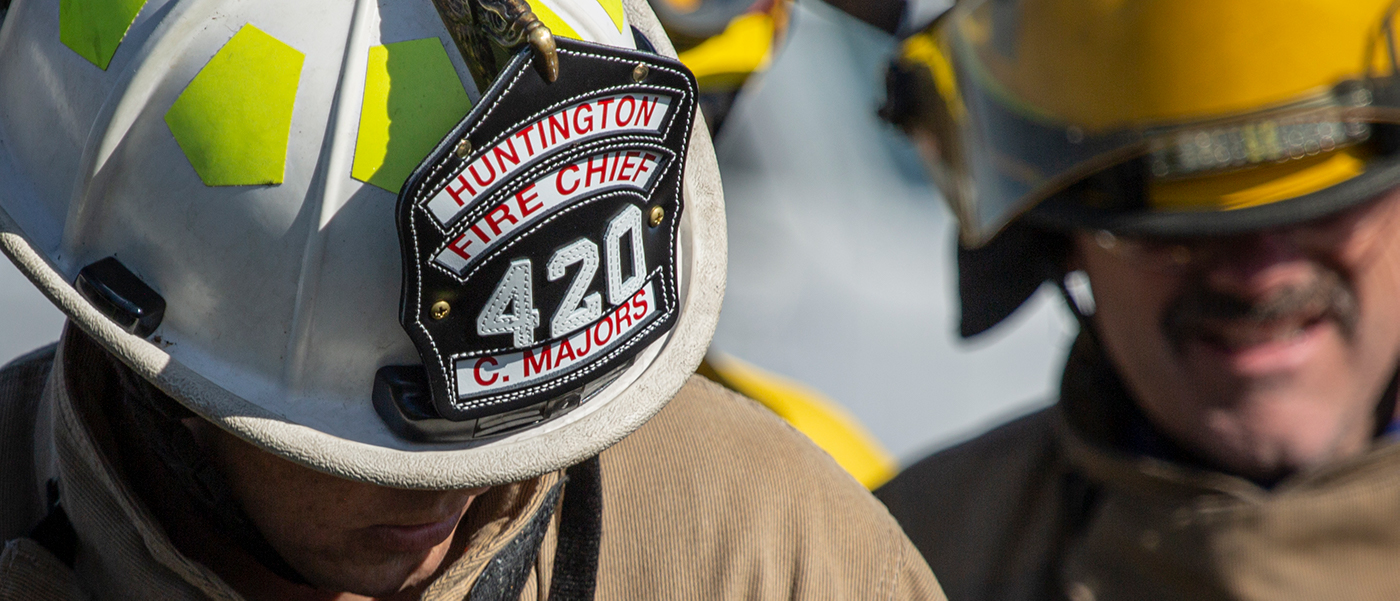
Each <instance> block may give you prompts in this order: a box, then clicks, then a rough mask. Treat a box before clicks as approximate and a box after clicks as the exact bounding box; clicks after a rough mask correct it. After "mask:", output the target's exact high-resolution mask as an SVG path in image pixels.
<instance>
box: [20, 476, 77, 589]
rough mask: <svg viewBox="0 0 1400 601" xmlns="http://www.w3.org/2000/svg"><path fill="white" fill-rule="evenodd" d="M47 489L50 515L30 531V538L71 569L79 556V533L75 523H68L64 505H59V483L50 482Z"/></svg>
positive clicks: (55, 481)
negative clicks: (75, 528) (74, 528)
mask: <svg viewBox="0 0 1400 601" xmlns="http://www.w3.org/2000/svg"><path fill="white" fill-rule="evenodd" d="M46 488H47V489H48V496H49V499H48V501H49V513H48V514H47V515H45V516H44V519H42V520H40V521H39V523H38V524H37V525H35V526H34V529H33V530H30V531H29V538H30V539H32V540H33V541H34V542H36V543H39V545H41V546H43V547H44V548H45V549H48V550H49V553H52V554H53V556H54V557H55V558H57V559H58V560H59V561H61V562H63V565H66V566H68V567H69V568H70V569H71V568H72V567H73V561H74V559H75V558H76V557H77V554H78V533H77V531H75V530H73V523H72V522H70V521H68V513H67V512H65V511H63V504H61V503H59V499H58V481H57V480H49V481H48V483H47V486H46Z"/></svg>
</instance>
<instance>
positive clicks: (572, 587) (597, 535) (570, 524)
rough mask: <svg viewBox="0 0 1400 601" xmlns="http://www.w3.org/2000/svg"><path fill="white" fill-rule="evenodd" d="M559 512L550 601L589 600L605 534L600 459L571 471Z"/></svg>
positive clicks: (596, 575)
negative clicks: (557, 538)
mask: <svg viewBox="0 0 1400 601" xmlns="http://www.w3.org/2000/svg"><path fill="white" fill-rule="evenodd" d="M568 477H569V482H568V486H567V488H565V489H564V506H563V507H562V508H561V509H560V513H559V549H558V551H556V552H555V554H554V557H555V562H554V582H553V583H552V584H551V585H550V587H549V599H550V601H589V600H591V599H593V593H594V590H595V589H597V586H598V550H599V547H600V543H601V541H602V533H603V474H602V469H601V465H600V463H599V461H598V458H597V457H593V458H591V459H589V460H587V461H584V462H583V463H580V464H578V465H575V466H574V467H571V468H569V471H568Z"/></svg>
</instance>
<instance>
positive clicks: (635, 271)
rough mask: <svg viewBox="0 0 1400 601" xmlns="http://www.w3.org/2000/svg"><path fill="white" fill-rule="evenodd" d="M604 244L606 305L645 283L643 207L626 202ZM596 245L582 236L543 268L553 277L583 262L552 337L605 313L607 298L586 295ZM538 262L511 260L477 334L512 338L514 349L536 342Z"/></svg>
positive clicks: (561, 306) (623, 298)
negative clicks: (627, 264) (626, 239)
mask: <svg viewBox="0 0 1400 601" xmlns="http://www.w3.org/2000/svg"><path fill="white" fill-rule="evenodd" d="M623 236H631V244H630V245H629V246H631V249H632V252H631V253H630V254H631V257H630V259H631V261H632V265H631V267H632V269H631V275H630V276H628V277H627V279H623V278H622V261H623V260H624V258H625V257H623V256H622V254H623V253H622V238H623ZM603 248H604V250H605V252H604V255H605V259H606V262H607V274H606V278H607V291H608V303H609V304H611V305H619V304H622V303H623V302H625V301H626V300H627V299H628V298H629V297H631V296H632V295H633V294H634V293H636V292H637V291H638V290H641V288H642V284H644V283H646V272H647V271H646V254H645V253H644V252H643V249H642V210H641V209H639V208H637V207H636V205H632V204H628V205H627V208H625V209H623V210H622V212H621V213H618V214H617V215H616V216H615V217H613V218H612V220H611V221H609V222H608V229H607V231H606V232H604V233H603ZM599 262H600V261H599V260H598V245H597V244H596V243H594V242H593V241H592V240H589V239H588V238H579V239H577V240H574V241H573V242H571V243H569V244H568V245H566V246H564V247H563V248H560V249H559V250H557V251H554V255H553V256H551V257H550V258H549V262H548V263H547V264H546V265H545V269H546V272H547V275H548V278H549V281H551V282H553V281H556V280H558V279H560V278H562V277H564V274H565V270H566V269H567V268H568V267H569V266H570V265H573V264H575V263H581V264H582V265H581V266H580V268H579V270H578V273H576V274H575V275H574V279H573V281H572V282H570V283H569V289H568V291H566V292H565V293H564V300H563V301H562V302H560V303H559V308H558V309H556V310H555V311H554V317H551V318H550V320H549V335H550V337H551V338H558V337H560V336H563V335H565V334H568V333H570V332H573V331H574V330H577V329H579V328H582V327H584V326H586V325H588V324H590V323H593V321H594V320H596V319H598V318H599V317H602V315H603V299H602V298H601V296H600V295H599V294H598V293H597V292H593V293H588V288H589V285H590V284H592V283H593V277H594V276H595V275H596V274H597V273H598V264H599ZM533 274H534V266H533V265H532V264H531V262H530V259H529V258H528V257H526V258H520V259H516V260H514V261H511V262H510V266H509V267H508V268H506V273H505V275H504V276H502V277H501V282H500V283H499V284H496V291H495V292H492V293H491V298H490V300H487V301H486V306H485V307H483V308H482V309H481V314H480V315H478V316H477V318H476V333H477V334H478V335H481V336H494V335H506V334H509V335H510V336H512V338H513V341H514V346H515V348H525V347H528V346H532V345H534V344H535V328H538V327H539V326H540V312H539V310H537V309H535V294H534V275H533Z"/></svg>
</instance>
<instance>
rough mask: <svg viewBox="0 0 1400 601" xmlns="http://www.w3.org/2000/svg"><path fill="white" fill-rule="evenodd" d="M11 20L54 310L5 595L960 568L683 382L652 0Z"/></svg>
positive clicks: (704, 246)
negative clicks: (922, 557)
mask: <svg viewBox="0 0 1400 601" xmlns="http://www.w3.org/2000/svg"><path fill="white" fill-rule="evenodd" d="M3 14H4V15H5V16H4V17H3V18H4V21H3V23H2V24H0V248H3V250H4V252H5V254H6V255H7V256H8V257H9V258H10V259H11V260H13V261H14V263H15V264H16V265H17V266H18V267H19V268H20V269H21V270H22V271H23V272H24V273H25V274H26V275H27V276H28V277H29V278H30V279H31V280H32V281H33V282H34V283H35V284H36V285H37V286H38V287H39V288H40V289H41V290H42V291H43V292H44V293H45V294H46V295H47V296H48V297H49V298H50V299H52V300H53V301H54V303H55V304H57V305H58V306H59V307H60V308H61V309H62V310H64V312H65V313H66V314H67V315H68V317H69V325H68V327H67V328H66V330H65V332H64V334H63V337H62V339H61V340H60V342H59V343H58V344H57V345H56V347H50V348H46V349H41V350H39V351H36V352H35V353H32V354H30V355H28V356H26V357H23V358H21V359H19V360H17V361H15V362H14V363H12V364H10V365H9V366H7V367H5V368H4V370H3V371H0V536H3V538H4V540H5V541H6V542H5V546H4V550H3V557H0V599H39V598H44V599H70V598H71V599H78V598H93V597H95V598H111V599H154V598H160V599H195V598H219V599H237V598H249V599H294V598H308V599H309V598H317V599H321V598H342V599H346V598H365V597H380V598H427V599H462V598H470V599H520V598H528V599H536V598H538V599H543V598H546V597H548V598H553V599H588V598H623V599H636V598H648V597H654V596H657V595H666V596H676V597H688V598H716V597H736V596H743V597H745V598H755V597H756V598H791V597H794V596H797V597H804V596H813V595H815V596H821V597H824V598H825V597H838V598H851V599H865V598H872V597H877V596H878V597H884V598H889V597H896V598H935V599H941V598H942V594H941V592H940V591H939V589H938V585H937V583H936V582H935V581H934V579H933V577H932V575H931V574H930V573H929V572H928V570H927V568H926V567H925V566H924V565H923V564H922V562H920V561H919V560H918V557H917V552H916V551H915V550H914V549H913V547H912V546H911V545H910V544H909V542H908V540H907V539H906V538H904V537H903V536H902V534H900V532H899V530H898V528H897V526H895V525H894V523H893V521H892V520H890V518H889V516H888V515H887V514H885V513H884V512H883V510H882V509H880V507H879V505H878V503H877V502H876V501H874V500H873V498H871V497H870V496H869V495H868V494H866V493H865V492H864V491H863V489H862V488H861V487H860V485H859V484H857V483H856V482H854V481H852V480H851V479H850V478H849V477H848V476H846V475H845V474H844V473H842V472H841V470H840V468H839V467H837V466H836V465H835V464H834V463H833V462H832V461H831V460H830V458H828V457H827V456H825V455H824V454H822V453H821V452H820V451H819V450H817V449H816V448H815V447H813V446H812V445H811V444H810V443H808V442H807V441H806V440H805V439H803V438H802V437H801V436H800V435H798V434H796V433H795V432H793V431H792V430H790V429H788V428H786V427H785V426H783V425H782V423H781V422H780V421H779V420H778V418H776V417H775V416H773V415H771V414H769V413H767V412H766V411H764V410H763V409H761V408H759V407H757V406H755V405H753V404H752V403H750V402H748V401H746V400H744V399H742V398H741V397H737V396H735V395H732V394H730V393H727V392H725V391H723V390H722V389H720V388H718V387H717V386H715V385H713V384H710V383H708V382H706V381H704V380H702V379H698V378H694V377H692V376H691V372H692V371H693V369H694V368H695V366H696V364H698V363H699V361H700V359H701V355H702V354H703V352H704V349H705V347H706V345H707V343H708V341H709V337H710V334H711V331H712V330H713V327H714V322H715V319H716V317H717V314H718V310H719V299H720V297H721V295H722V289H723V274H724V231H723V206H722V201H721V198H720V189H719V181H718V176H717V175H716V172H715V164H714V158H713V153H712V150H711V148H710V144H709V140H708V137H707V136H706V135H705V133H704V128H703V127H695V125H696V123H697V122H696V121H695V120H694V117H693V115H694V110H695V108H694V105H695V83H694V79H693V77H692V76H691V75H690V74H689V73H688V72H687V71H686V70H685V69H684V68H683V67H681V66H680V63H678V62H676V61H675V60H674V59H673V58H668V57H673V56H674V54H673V53H672V52H671V50H670V46H669V45H668V44H667V42H666V40H665V38H664V37H663V36H661V35H660V31H661V30H660V27H659V25H658V24H657V23H656V21H655V18H654V17H653V16H652V15H651V13H650V12H649V10H648V9H647V8H646V6H645V3H643V2H640V1H636V2H634V1H631V0H625V1H624V0H576V1H565V0H545V1H531V2H530V3H528V4H527V3H526V2H524V1H523V0H435V1H433V0H401V1H393V2H373V1H368V0H364V1H358V2H350V3H347V2H327V1H308V2H291V3H288V2H276V1H271V0H254V1H247V2H220V1H209V2H198V1H193V0H191V1H185V0H121V1H118V2H111V1H105V0H104V1H98V0H72V1H68V0H65V1H64V2H61V3H60V2H53V1H43V0H17V1H15V2H14V3H13V4H11V5H9V6H8V11H7V12H6V13H3ZM580 40H583V41H580ZM659 591H663V592H659Z"/></svg>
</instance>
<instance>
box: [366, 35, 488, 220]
mask: <svg viewBox="0 0 1400 601" xmlns="http://www.w3.org/2000/svg"><path fill="white" fill-rule="evenodd" d="M471 106H472V103H471V100H470V99H469V98H468V97H467V91H466V90H465V89H464V88H463V87H462V81H461V79H459V78H458V77H457V71H456V70H455V69H453V68H452V61H451V59H449V58H448V57H447V51H446V50H445V49H443V46H442V42H441V41H440V40H438V38H424V39H421V40H411V41H407V42H396V43H393V44H386V45H384V46H374V47H372V48H370V49H369V61H368V64H367V65H366V67H365V94H364V102H363V103H362V104H361V106H360V127H359V132H358V134H357V135H356V138H355V162H354V164H353V165H352V166H351V170H350V176H351V177H353V178H355V179H357V180H360V181H362V182H365V183H368V184H371V185H374V186H378V187H380V188H383V189H385V190H388V191H390V192H393V193H395V194H397V193H398V192H399V189H400V188H402V187H403V184H404V181H405V180H407V179H408V176H409V174H411V173H413V169H414V168H415V167H417V166H418V163H420V162H422V161H423V159H424V158H426V157H427V156H428V153H429V152H430V151H432V149H433V146H434V145H436V144H437V143H438V141H439V140H441V139H442V137H443V136H445V135H447V132H448V131H449V130H451V129H452V126H453V125H455V124H456V123H457V122H458V121H460V120H461V119H462V117H464V116H466V114H467V111H469V110H471Z"/></svg>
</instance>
